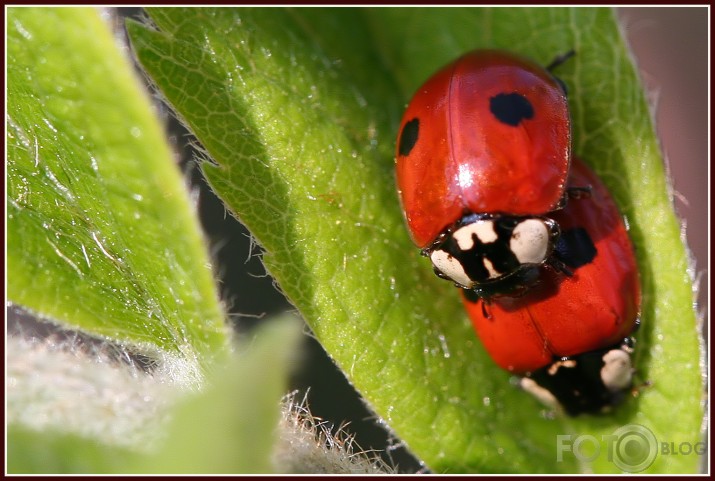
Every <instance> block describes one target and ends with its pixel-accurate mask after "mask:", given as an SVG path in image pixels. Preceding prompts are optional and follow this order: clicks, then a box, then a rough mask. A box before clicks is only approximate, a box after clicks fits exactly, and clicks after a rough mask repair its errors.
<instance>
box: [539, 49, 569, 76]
mask: <svg viewBox="0 0 715 481" xmlns="http://www.w3.org/2000/svg"><path fill="white" fill-rule="evenodd" d="M574 55H576V51H575V50H574V49H571V50H569V51H568V52H566V53H562V54H561V55H557V56H556V57H555V58H554V59H553V60H552V61H551V63H550V64H548V65H547V66H546V70H548V71H549V72H551V73H553V70H554V69H555V68H557V67H558V66H560V65H561V64H562V63H564V62H566V61H567V60H568V59H570V58H571V57H573V56H574Z"/></svg>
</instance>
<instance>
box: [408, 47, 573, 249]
mask: <svg viewBox="0 0 715 481" xmlns="http://www.w3.org/2000/svg"><path fill="white" fill-rule="evenodd" d="M511 93H518V94H520V95H522V96H524V97H526V99H528V101H529V103H530V104H531V106H532V107H533V116H532V117H531V118H529V119H524V120H522V121H521V122H520V123H519V124H518V125H516V126H512V125H508V124H506V123H504V122H502V121H499V120H498V119H497V118H496V117H495V115H494V114H493V113H492V112H491V110H490V99H492V98H493V97H495V96H497V95H499V94H511ZM413 119H418V121H419V130H418V133H417V136H416V142H415V143H414V146H411V145H410V146H411V149H410V150H409V153H408V154H407V155H404V153H405V152H404V151H403V153H401V152H400V150H401V149H400V144H401V138H398V142H397V144H398V146H397V156H396V162H397V165H396V169H397V185H398V190H399V192H400V197H401V201H402V206H403V209H404V212H405V217H406V219H407V224H408V227H409V229H410V233H411V236H412V239H413V241H414V242H415V244H417V245H418V246H419V247H425V246H427V245H428V244H429V243H431V242H432V241H433V240H435V238H436V237H437V236H438V235H439V234H440V233H441V232H442V231H443V230H444V229H445V228H446V227H447V226H449V225H450V224H452V223H453V222H455V221H457V220H458V219H459V218H461V217H462V215H463V214H464V212H465V211H471V212H473V213H503V214H515V215H539V214H544V213H546V212H549V211H551V210H553V209H554V208H555V207H556V206H557V204H558V203H559V201H560V199H561V197H562V194H563V189H564V184H565V181H566V177H567V175H568V169H569V161H570V145H571V122H570V116H569V110H568V104H567V101H566V97H565V94H564V92H563V91H562V90H561V87H560V86H559V84H558V82H557V81H556V80H555V79H554V78H553V77H552V76H551V74H549V72H547V71H546V70H545V69H544V68H543V67H541V66H539V65H538V64H536V63H534V62H532V61H530V60H527V59H524V58H521V57H518V56H515V55H512V54H509V53H506V52H502V51H494V50H477V51H473V52H470V53H468V54H466V55H464V56H462V57H460V58H459V59H457V60H456V61H454V62H453V63H451V64H449V65H447V66H446V67H444V68H443V69H442V70H440V71H439V72H437V73H436V74H435V75H434V76H432V77H431V78H430V79H429V80H427V82H426V83H425V84H424V85H423V86H422V87H420V89H419V90H418V91H417V92H416V93H415V95H414V97H413V98H412V101H411V102H410V104H409V106H408V107H407V110H406V111H405V114H404V116H403V118H402V122H401V124H400V137H402V135H403V133H404V132H403V131H404V127H405V125H406V124H407V123H408V122H410V121H411V120H413ZM403 150H406V149H403Z"/></svg>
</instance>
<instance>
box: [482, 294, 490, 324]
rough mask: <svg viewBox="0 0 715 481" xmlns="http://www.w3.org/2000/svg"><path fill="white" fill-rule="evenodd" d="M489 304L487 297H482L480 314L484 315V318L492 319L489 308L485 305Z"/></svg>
mask: <svg viewBox="0 0 715 481" xmlns="http://www.w3.org/2000/svg"><path fill="white" fill-rule="evenodd" d="M489 304H491V303H490V302H489V299H486V298H482V315H483V316H484V319H489V320H490V321H491V320H492V314H491V312H489V309H488V308H487V306H489Z"/></svg>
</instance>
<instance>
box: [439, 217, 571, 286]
mask: <svg viewBox="0 0 715 481" xmlns="http://www.w3.org/2000/svg"><path fill="white" fill-rule="evenodd" d="M558 237H559V227H558V224H557V223H556V222H555V221H553V220H551V219H547V218H543V217H513V216H493V215H483V214H482V215H476V214H472V215H468V216H466V217H464V218H462V219H461V220H460V221H459V222H458V223H457V224H455V225H454V226H452V227H450V228H449V229H447V231H446V232H445V233H444V234H443V235H441V236H440V237H439V238H438V240H437V241H436V242H435V243H434V244H433V245H432V246H430V247H429V248H427V249H426V250H425V255H427V256H429V258H430V259H431V260H432V264H433V267H434V271H435V273H436V274H437V275H438V276H439V277H441V278H443V279H447V280H451V281H453V282H454V283H455V284H457V286H458V287H462V288H464V289H471V290H474V291H476V292H477V293H478V294H483V293H488V294H489V295H496V294H507V293H509V292H513V291H514V290H517V289H518V288H520V287H522V283H523V282H522V281H523V280H524V279H525V278H531V277H533V276H529V275H528V271H530V270H534V269H535V268H536V267H538V266H540V265H541V264H543V263H544V262H546V261H547V260H548V259H549V257H550V256H551V254H552V252H553V250H554V245H555V242H556V240H557V239H558Z"/></svg>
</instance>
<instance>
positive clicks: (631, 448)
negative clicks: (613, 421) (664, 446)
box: [613, 424, 658, 473]
mask: <svg viewBox="0 0 715 481" xmlns="http://www.w3.org/2000/svg"><path fill="white" fill-rule="evenodd" d="M613 434H614V436H616V442H615V444H614V448H613V464H615V465H616V466H617V467H618V468H619V469H621V470H623V471H625V472H627V473H638V472H640V471H643V470H644V469H646V468H647V467H648V466H650V465H651V464H653V461H655V457H656V456H657V455H658V441H657V440H656V439H655V435H654V434H653V432H652V431H651V430H650V429H648V428H647V427H645V426H641V425H640V424H626V425H625V426H622V427H620V428H618V429H617V430H616V431H614V433H613Z"/></svg>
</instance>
